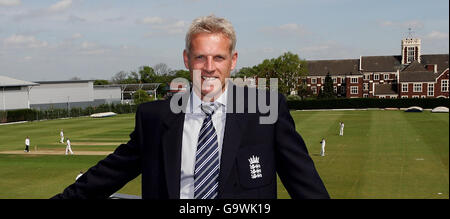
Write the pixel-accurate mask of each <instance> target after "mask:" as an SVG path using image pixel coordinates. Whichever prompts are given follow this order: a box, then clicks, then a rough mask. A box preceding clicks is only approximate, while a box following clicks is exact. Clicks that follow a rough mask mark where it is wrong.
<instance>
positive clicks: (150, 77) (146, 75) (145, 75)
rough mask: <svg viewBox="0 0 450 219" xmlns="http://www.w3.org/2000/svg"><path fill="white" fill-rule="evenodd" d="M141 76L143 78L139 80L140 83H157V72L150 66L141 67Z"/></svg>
mask: <svg viewBox="0 0 450 219" xmlns="http://www.w3.org/2000/svg"><path fill="white" fill-rule="evenodd" d="M139 76H141V78H140V80H139V82H140V83H155V81H156V74H155V70H153V68H152V67H150V66H142V67H140V68H139Z"/></svg>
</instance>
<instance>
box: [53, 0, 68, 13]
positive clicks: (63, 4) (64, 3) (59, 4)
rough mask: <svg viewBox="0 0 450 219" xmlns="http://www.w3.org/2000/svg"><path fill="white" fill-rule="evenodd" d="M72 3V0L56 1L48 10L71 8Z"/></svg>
mask: <svg viewBox="0 0 450 219" xmlns="http://www.w3.org/2000/svg"><path fill="white" fill-rule="evenodd" d="M71 5H72V0H62V1H59V2H56V3H55V4H53V5H51V6H50V7H49V8H48V10H49V11H53V12H56V11H62V10H65V9H67V8H69V7H70V6H71Z"/></svg>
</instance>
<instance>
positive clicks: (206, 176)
mask: <svg viewBox="0 0 450 219" xmlns="http://www.w3.org/2000/svg"><path fill="white" fill-rule="evenodd" d="M218 107H219V105H217V104H214V103H209V104H202V111H203V112H204V113H205V114H206V118H205V120H203V124H202V127H201V128H200V134H199V137H198V144H197V153H196V154H195V159H196V160H195V172H194V198H195V199H214V198H216V197H217V187H218V185H219V183H218V180H217V178H218V176H219V144H218V141H217V133H216V129H215V128H214V126H213V123H212V120H211V116H212V115H213V114H214V111H216V110H217V108H218Z"/></svg>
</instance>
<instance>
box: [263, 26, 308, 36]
mask: <svg viewBox="0 0 450 219" xmlns="http://www.w3.org/2000/svg"><path fill="white" fill-rule="evenodd" d="M262 31H263V32H266V33H269V34H275V35H292V36H304V35H306V34H309V32H308V31H307V30H306V28H304V27H303V26H302V25H298V24H295V23H288V24H282V25H279V26H276V27H265V28H263V29H262Z"/></svg>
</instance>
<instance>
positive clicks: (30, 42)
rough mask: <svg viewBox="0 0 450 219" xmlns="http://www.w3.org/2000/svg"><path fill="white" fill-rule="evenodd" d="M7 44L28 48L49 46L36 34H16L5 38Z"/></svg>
mask: <svg viewBox="0 0 450 219" xmlns="http://www.w3.org/2000/svg"><path fill="white" fill-rule="evenodd" d="M3 43H4V44H5V45H6V46H16V47H27V48H40V47H47V46H48V43H47V42H45V41H40V40H38V39H36V37H35V36H27V35H17V34H14V35H12V36H10V37H8V38H6V39H4V40H3Z"/></svg>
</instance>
